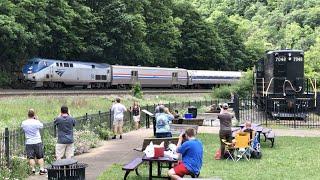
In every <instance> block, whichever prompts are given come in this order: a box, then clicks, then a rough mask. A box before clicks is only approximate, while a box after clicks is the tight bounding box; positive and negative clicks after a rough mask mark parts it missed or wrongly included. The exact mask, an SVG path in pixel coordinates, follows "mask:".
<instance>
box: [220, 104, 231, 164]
mask: <svg viewBox="0 0 320 180" xmlns="http://www.w3.org/2000/svg"><path fill="white" fill-rule="evenodd" d="M228 108H229V106H228V104H227V103H224V104H223V105H222V111H221V112H220V114H219V115H218V119H219V120H220V131H219V137H220V144H221V145H220V151H221V158H224V150H225V144H224V142H223V141H222V140H223V139H224V140H226V141H227V142H229V143H231V141H232V131H231V126H232V118H233V115H232V114H231V113H229V112H228Z"/></svg>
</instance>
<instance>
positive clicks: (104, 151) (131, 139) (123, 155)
mask: <svg viewBox="0 0 320 180" xmlns="http://www.w3.org/2000/svg"><path fill="white" fill-rule="evenodd" d="M273 131H274V132H275V134H276V136H299V137H320V130H311V129H310V130H299V129H273ZM198 132H199V133H213V134H218V132H219V127H208V126H200V127H199V129H198ZM152 135H153V134H152V128H150V129H145V128H142V129H140V130H137V131H131V132H128V133H126V134H124V135H123V139H122V140H120V139H116V140H109V141H104V142H103V144H102V145H101V146H100V147H98V148H95V149H92V150H90V152H89V153H85V154H82V155H79V156H76V157H75V158H76V159H77V160H78V161H79V162H82V163H86V164H88V165H89V167H88V168H86V179H88V180H94V179H96V178H97V177H98V176H99V175H100V174H101V173H102V172H104V171H105V170H106V169H107V168H109V167H110V166H111V165H112V164H114V163H119V164H125V163H128V162H129V161H131V160H132V159H133V158H135V157H137V156H141V155H142V153H141V152H137V151H134V150H133V149H134V148H140V147H141V146H142V142H143V139H144V138H146V137H151V136H152ZM121 177H122V175H121ZM28 179H29V180H42V179H47V177H46V176H39V175H36V176H30V177H29V178H28Z"/></svg>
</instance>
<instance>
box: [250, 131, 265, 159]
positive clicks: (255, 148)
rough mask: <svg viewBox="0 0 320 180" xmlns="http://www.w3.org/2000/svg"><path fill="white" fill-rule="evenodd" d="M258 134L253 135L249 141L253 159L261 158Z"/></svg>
mask: <svg viewBox="0 0 320 180" xmlns="http://www.w3.org/2000/svg"><path fill="white" fill-rule="evenodd" d="M258 136H259V135H258V134H256V135H255V137H254V139H253V141H252V143H251V150H252V152H251V157H252V158H255V159H261V157H262V153H261V148H260V143H259V141H258Z"/></svg>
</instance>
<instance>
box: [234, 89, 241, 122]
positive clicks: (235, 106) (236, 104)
mask: <svg viewBox="0 0 320 180" xmlns="http://www.w3.org/2000/svg"><path fill="white" fill-rule="evenodd" d="M234 100H235V101H234V113H235V116H236V119H237V120H238V122H240V113H239V95H238V94H235V96H234Z"/></svg>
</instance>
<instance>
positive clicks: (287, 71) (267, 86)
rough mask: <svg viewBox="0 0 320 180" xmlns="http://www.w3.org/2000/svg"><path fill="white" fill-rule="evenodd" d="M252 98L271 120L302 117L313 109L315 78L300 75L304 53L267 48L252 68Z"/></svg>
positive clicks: (314, 103)
mask: <svg viewBox="0 0 320 180" xmlns="http://www.w3.org/2000/svg"><path fill="white" fill-rule="evenodd" d="M254 100H255V102H256V104H257V106H258V107H259V109H261V110H264V111H266V112H267V113H268V114H269V115H271V116H272V117H273V118H275V119H291V118H297V119H305V118H306V115H307V113H308V112H309V111H310V110H312V109H313V108H315V106H316V98H315V81H313V80H311V79H309V78H305V77H304V52H303V51H301V50H289V49H286V50H275V51H267V52H266V54H265V57H264V58H262V59H260V60H259V61H258V62H257V64H256V66H255V70H254Z"/></svg>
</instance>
